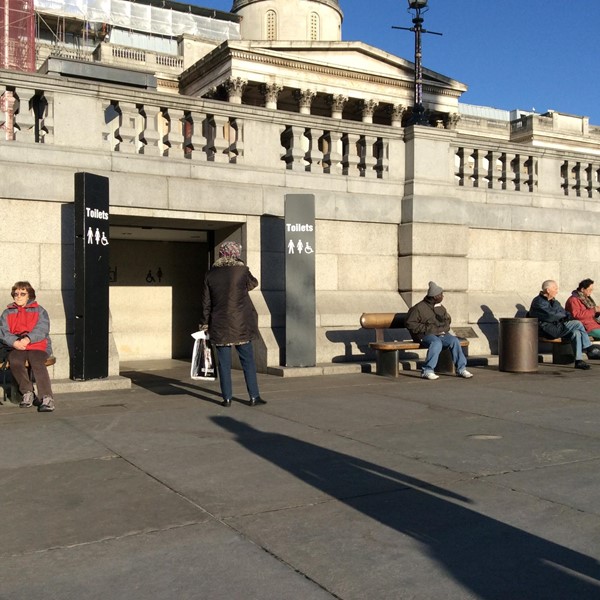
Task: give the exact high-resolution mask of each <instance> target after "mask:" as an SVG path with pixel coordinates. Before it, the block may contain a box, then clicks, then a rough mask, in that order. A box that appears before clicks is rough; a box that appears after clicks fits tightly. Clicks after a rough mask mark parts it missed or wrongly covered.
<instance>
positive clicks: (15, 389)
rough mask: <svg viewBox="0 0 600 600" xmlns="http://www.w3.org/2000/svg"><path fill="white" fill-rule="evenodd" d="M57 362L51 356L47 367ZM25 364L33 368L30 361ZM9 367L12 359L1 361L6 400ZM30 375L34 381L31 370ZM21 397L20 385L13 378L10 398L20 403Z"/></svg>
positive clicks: (3, 391)
mask: <svg viewBox="0 0 600 600" xmlns="http://www.w3.org/2000/svg"><path fill="white" fill-rule="evenodd" d="M55 363H56V357H54V356H49V357H48V358H47V359H46V363H45V364H46V367H51V366H52V365H54V364H55ZM25 366H26V367H27V368H28V369H30V368H31V367H30V365H29V361H25ZM9 369H10V361H9V360H8V358H7V359H6V360H4V361H2V362H0V371H2V399H3V401H4V402H6V374H7V372H8V370H9ZM29 377H30V378H31V379H32V381H33V377H32V375H31V372H30V373H29ZM20 398H21V392H20V391H19V386H18V385H17V382H16V381H15V380H14V379H13V380H12V382H11V390H10V400H11V402H14V403H16V404H18V403H19V402H20Z"/></svg>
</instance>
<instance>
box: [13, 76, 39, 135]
mask: <svg viewBox="0 0 600 600" xmlns="http://www.w3.org/2000/svg"><path fill="white" fill-rule="evenodd" d="M34 96H35V90H34V89H31V88H23V87H19V88H18V89H17V90H16V91H15V99H16V103H15V139H16V140H17V141H19V142H26V143H27V142H29V143H35V142H36V125H37V123H36V118H35V115H34V113H33V110H32V109H31V101H32V99H33V98H34Z"/></svg>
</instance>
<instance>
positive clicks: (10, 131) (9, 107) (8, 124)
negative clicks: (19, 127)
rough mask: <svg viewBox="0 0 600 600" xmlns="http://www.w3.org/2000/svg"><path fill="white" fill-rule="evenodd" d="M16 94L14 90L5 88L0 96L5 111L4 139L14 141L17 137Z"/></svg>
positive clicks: (1, 107)
mask: <svg viewBox="0 0 600 600" xmlns="http://www.w3.org/2000/svg"><path fill="white" fill-rule="evenodd" d="M15 104H16V99H15V94H14V92H13V90H10V89H6V88H5V89H4V93H3V94H2V96H1V97H0V110H1V111H2V112H3V113H4V120H3V123H2V129H4V139H5V140H6V141H13V140H14V139H15Z"/></svg>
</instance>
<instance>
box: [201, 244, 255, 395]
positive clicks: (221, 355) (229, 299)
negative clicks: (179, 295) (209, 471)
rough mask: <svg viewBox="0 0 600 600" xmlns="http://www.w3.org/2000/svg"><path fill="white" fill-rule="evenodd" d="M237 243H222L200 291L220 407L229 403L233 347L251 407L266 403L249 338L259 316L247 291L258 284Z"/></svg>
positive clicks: (253, 336) (231, 393) (204, 326)
mask: <svg viewBox="0 0 600 600" xmlns="http://www.w3.org/2000/svg"><path fill="white" fill-rule="evenodd" d="M241 253H242V246H241V244H239V243H238V242H224V243H223V244H221V246H220V247H219V258H218V259H217V260H216V261H215V263H214V264H213V266H212V267H211V269H210V271H209V272H208V273H207V274H206V278H205V279H204V289H203V292H202V324H203V325H202V327H203V328H208V334H209V336H210V339H211V341H212V343H213V344H214V345H215V346H216V348H217V357H218V363H219V364H218V368H219V382H220V384H221V395H222V396H223V406H231V398H232V397H233V389H232V386H231V347H232V346H235V349H236V350H237V353H238V355H239V357H240V363H241V365H242V369H243V371H244V379H245V380H246V388H247V389H248V394H249V396H250V406H256V405H257V404H265V401H264V400H262V399H261V397H260V392H259V390H258V382H257V380H256V364H255V362H254V351H253V348H252V340H253V339H255V338H257V337H258V335H259V333H258V315H257V314H256V309H255V308H254V305H253V304H252V300H250V296H249V295H248V292H249V291H250V290H253V289H254V288H255V287H256V286H257V285H258V280H257V279H256V278H255V277H254V276H253V275H252V273H250V269H249V268H248V267H247V266H246V265H245V264H244V263H243V261H242V259H241V258H240V255H241Z"/></svg>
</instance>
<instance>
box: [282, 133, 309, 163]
mask: <svg viewBox="0 0 600 600" xmlns="http://www.w3.org/2000/svg"><path fill="white" fill-rule="evenodd" d="M281 144H282V146H283V147H284V148H285V149H286V152H285V154H284V155H283V156H282V157H281V158H282V160H284V161H285V163H286V167H287V168H288V169H289V170H291V171H305V170H306V166H307V164H308V163H307V162H306V151H307V149H308V144H307V140H306V136H305V130H304V127H293V126H292V125H289V126H287V127H285V128H284V129H283V131H282V133H281Z"/></svg>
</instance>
